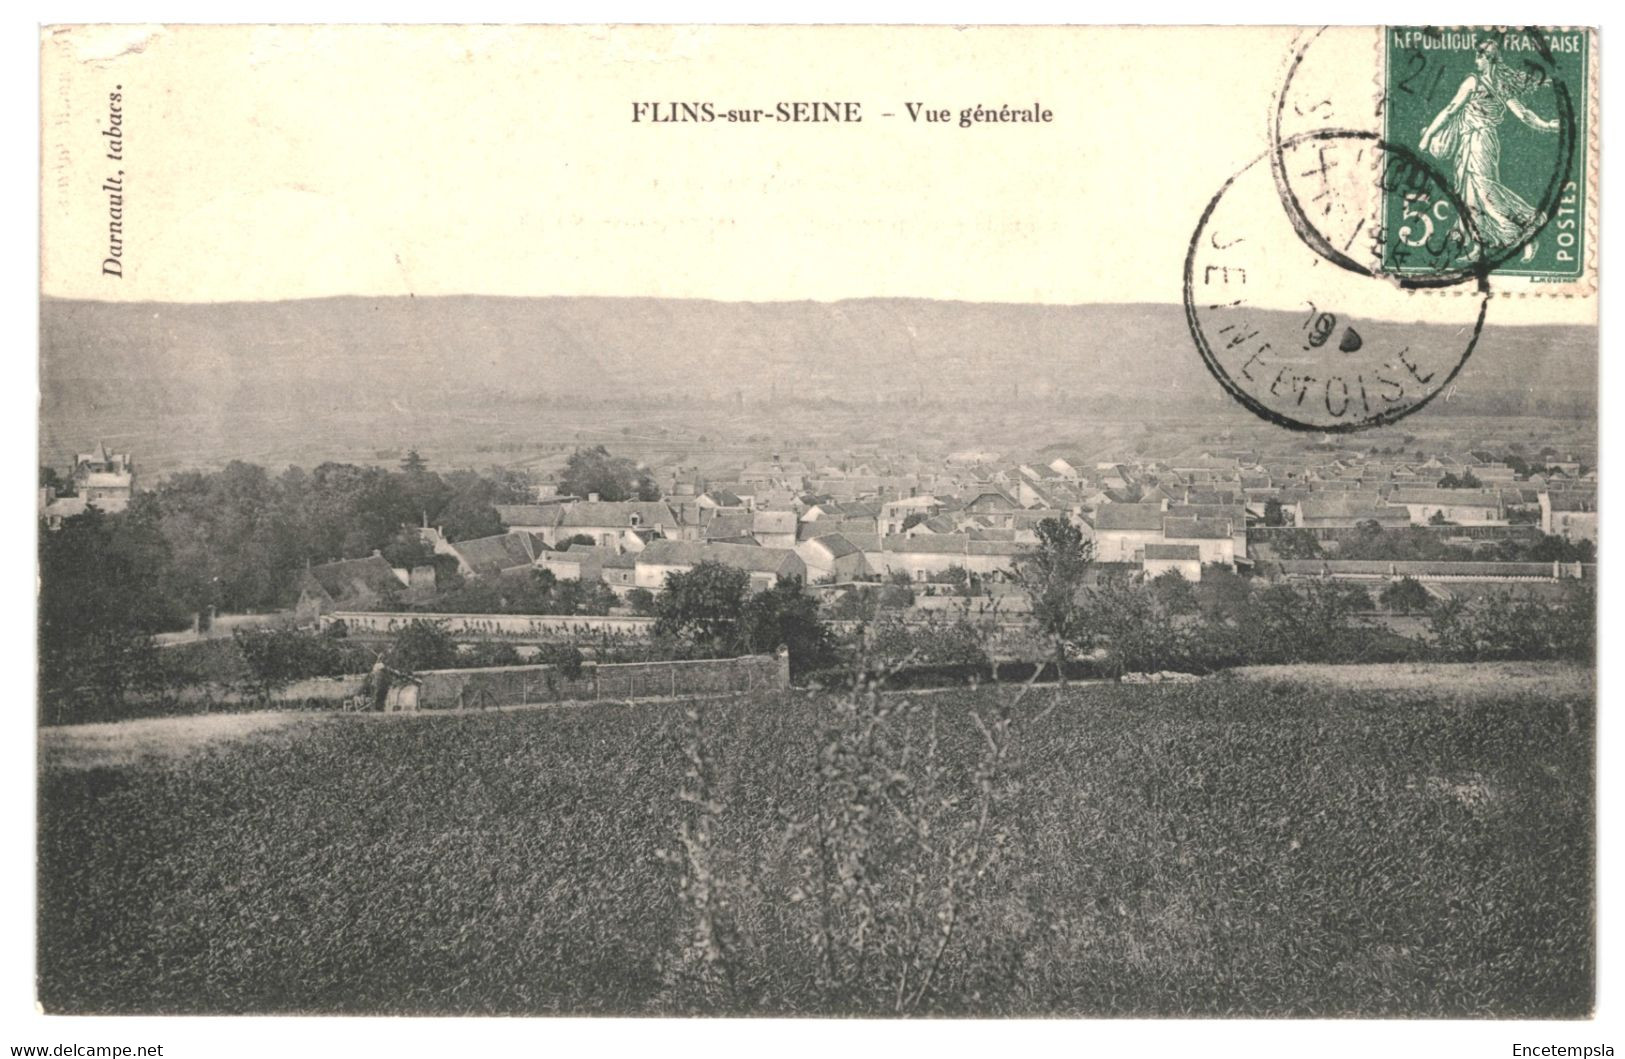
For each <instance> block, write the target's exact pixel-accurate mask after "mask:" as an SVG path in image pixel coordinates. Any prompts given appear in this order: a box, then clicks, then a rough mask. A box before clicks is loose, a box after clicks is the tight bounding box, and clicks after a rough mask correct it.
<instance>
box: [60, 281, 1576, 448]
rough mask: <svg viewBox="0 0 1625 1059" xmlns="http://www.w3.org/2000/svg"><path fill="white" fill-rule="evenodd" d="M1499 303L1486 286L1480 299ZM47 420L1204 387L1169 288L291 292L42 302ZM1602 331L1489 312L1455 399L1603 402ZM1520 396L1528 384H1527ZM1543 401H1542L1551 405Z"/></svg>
mask: <svg viewBox="0 0 1625 1059" xmlns="http://www.w3.org/2000/svg"><path fill="white" fill-rule="evenodd" d="M1492 309H1493V307H1492ZM40 332H41V364H42V367H41V383H42V390H43V393H44V398H45V401H44V413H45V416H46V418H47V421H48V422H61V421H63V420H71V419H73V418H74V417H75V416H76V415H79V414H81V413H84V412H87V411H88V410H90V409H95V408H100V409H106V408H107V407H108V406H109V405H117V406H119V407H121V408H124V409H126V410H129V411H133V412H140V411H142V410H151V411H154V412H162V411H164V410H166V409H175V408H192V409H196V408H199V407H215V406H217V407H220V408H221V410H222V411H226V412H229V411H230V409H231V408H233V407H234V406H238V405H243V406H245V407H247V406H251V407H261V408H263V407H266V406H267V405H270V406H287V407H292V408H299V409H303V410H306V411H309V412H311V413H313V414H316V413H321V412H324V411H326V410H334V411H337V410H341V409H342V408H343V407H345V406H346V405H347V404H349V403H352V402H364V403H376V402H378V401H381V400H382V401H394V402H397V403H400V404H401V405H402V406H409V407H417V406H419V405H421V404H422V403H423V402H425V401H433V400H436V399H439V398H443V397H453V396H457V395H468V394H475V393H480V392H487V393H493V392H494V393H506V394H512V395H514V396H516V397H518V396H522V395H524V394H534V393H560V392H564V393H580V394H584V395H591V396H595V397H599V398H609V397H614V396H627V397H641V398H649V397H659V396H661V395H663V394H672V393H689V394H707V393H709V394H714V395H717V396H731V395H732V394H733V393H734V392H735V391H740V392H742V393H743V394H744V395H746V396H747V397H753V396H758V395H763V394H766V393H769V392H775V391H776V392H777V393H778V394H779V395H780V396H781V397H790V396H796V395H802V396H808V397H813V396H822V397H850V398H853V399H857V400H866V399H869V398H871V397H873V396H874V395H876V394H877V393H888V392H912V393H919V394H922V395H928V396H934V397H939V398H949V397H956V396H962V397H965V398H975V397H977V396H978V395H982V396H985V395H988V394H994V395H999V396H1020V395H1022V394H1029V393H1034V392H1042V391H1055V390H1060V391H1064V392H1065V393H1067V394H1069V395H1075V396H1077V397H1078V398H1080V399H1084V400H1087V399H1089V398H1091V397H1101V396H1113V395H1133V394H1138V395H1144V396H1147V397H1153V396H1165V397H1168V398H1170V399H1175V400H1179V399H1189V398H1190V397H1192V396H1195V397H1200V398H1204V399H1205V398H1208V397H1211V396H1212V395H1213V394H1214V392H1215V384H1214V382H1213V381H1212V379H1211V378H1209V377H1208V375H1207V372H1206V370H1205V368H1204V367H1203V365H1202V363H1201V360H1200V358H1199V357H1198V355H1197V353H1196V350H1195V348H1194V345H1193V343H1192V341H1191V338H1190V336H1189V334H1188V333H1187V331H1186V327H1185V319H1184V312H1183V309H1182V308H1181V307H1180V306H1177V305H1159V304H1133V305H1075V306H1059V305H1015V304H1000V303H971V302H954V301H931V300H924V299H900V298H883V299H860V300H851V301H838V302H807V301H801V302H715V301H699V300H678V299H659V298H578V297H557V298H499V297H487V296H472V295H470V296H450V297H433V298H416V297H392V298H359V297H341V298H324V299H312V300H299V301H283V302H230V303H207V304H199V303H119V302H93V301H72V300H62V299H53V298H47V299H44V300H43V301H42V303H41V323H40ZM1596 358H1597V332H1596V330H1595V329H1592V328H1587V327H1572V326H1563V327H1496V326H1495V323H1494V320H1493V312H1492V317H1491V320H1490V325H1489V328H1488V329H1487V330H1486V332H1485V335H1484V337H1483V339H1482V340H1481V341H1480V343H1479V347H1478V350H1477V351H1476V352H1475V354H1474V356H1473V359H1472V362H1471V363H1470V364H1469V365H1468V368H1467V370H1466V371H1465V372H1464V373H1463V374H1462V376H1461V377H1460V379H1459V380H1458V394H1457V397H1458V399H1460V400H1464V401H1467V402H1468V403H1471V404H1475V405H1476V404H1480V403H1482V402H1486V401H1487V402H1490V403H1491V404H1492V405H1500V404H1506V407H1507V408H1508V409H1509V410H1510V409H1514V408H1518V407H1525V406H1526V405H1527V402H1528V399H1529V397H1530V395H1532V394H1533V395H1537V396H1541V397H1543V398H1544V399H1545V403H1547V404H1548V405H1549V404H1550V400H1551V398H1553V397H1559V398H1561V401H1562V402H1564V404H1565V407H1566V406H1567V405H1572V407H1573V411H1574V413H1575V414H1582V415H1583V414H1591V412H1592V410H1594V408H1595V389H1596V369H1597V364H1596ZM1520 402H1522V403H1520ZM1548 410H1550V409H1549V408H1548Z"/></svg>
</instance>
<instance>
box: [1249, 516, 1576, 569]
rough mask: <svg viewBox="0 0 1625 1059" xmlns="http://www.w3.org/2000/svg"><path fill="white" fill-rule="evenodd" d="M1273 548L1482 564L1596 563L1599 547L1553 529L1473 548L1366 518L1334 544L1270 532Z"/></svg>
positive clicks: (1325, 555) (1308, 554)
mask: <svg viewBox="0 0 1625 1059" xmlns="http://www.w3.org/2000/svg"><path fill="white" fill-rule="evenodd" d="M1267 543H1268V545H1269V548H1270V549H1271V550H1272V551H1273V552H1274V553H1275V556H1276V558H1279V559H1368V560H1375V561H1386V562H1480V563H1550V562H1560V563H1594V562H1596V561H1597V546H1596V544H1595V543H1594V542H1592V541H1588V540H1579V541H1571V540H1568V539H1567V538H1564V537H1557V536H1553V535H1551V534H1544V533H1543V534H1540V535H1539V536H1537V537H1534V538H1532V539H1531V538H1524V537H1505V538H1502V539H1499V540H1486V541H1481V542H1478V543H1477V544H1474V545H1473V546H1471V547H1469V546H1467V545H1462V544H1449V543H1446V541H1445V540H1444V535H1443V534H1440V533H1438V532H1437V531H1434V530H1430V529H1425V528H1423V527H1421V526H1405V527H1400V528H1394V529H1390V528H1387V527H1384V526H1382V525H1380V524H1379V523H1377V522H1375V521H1367V522H1362V523H1360V524H1359V525H1358V526H1356V527H1355V529H1354V532H1353V533H1344V534H1342V535H1340V536H1339V537H1338V538H1337V541H1336V543H1335V545H1332V546H1330V547H1328V543H1330V542H1322V541H1321V540H1319V539H1318V538H1317V537H1316V536H1315V534H1314V533H1313V532H1311V531H1309V530H1296V531H1294V532H1289V533H1278V534H1271V535H1270V537H1269V539H1268V541H1267Z"/></svg>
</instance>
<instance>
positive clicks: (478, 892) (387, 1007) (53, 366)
mask: <svg viewBox="0 0 1625 1059" xmlns="http://www.w3.org/2000/svg"><path fill="white" fill-rule="evenodd" d="M1599 46H1600V45H1599V34H1598V32H1597V31H1596V30H1595V29H1590V28H1586V27H1584V26H1569V25H1554V26H1496V25H1451V26H1425V25H1395V26H1383V27H1376V26H1373V27H1366V28H1358V27H1334V28H1326V27H1312V26H1311V27H1304V28H1290V27H1277V28H1257V27H1254V28H1248V27H1205V28H1181V27H1138V28H1136V27H1119V28H1114V27H1100V26H1096V27H1019V28H1016V27H974V26H972V27H932V26H912V27H909V26H889V27H874V26H841V27H835V26H830V27H774V26H754V27H752V26H734V27H718V26H602V27H579V26H570V27H566V26H415V27H395V26H271V25H261V26H255V25H247V26H56V27H46V28H45V29H44V30H42V34H41V42H40V47H41V63H42V76H41V110H42V112H41V115H40V120H41V129H42V133H43V142H42V166H41V173H40V195H41V202H42V233H41V240H42V242H41V248H42V249H41V270H42V272H41V285H42V299H41V304H40V350H39V358H40V359H39V380H40V428H39V441H38V462H39V482H38V491H39V495H38V526H39V532H38V544H39V569H40V589H39V597H38V623H39V624H38V629H39V689H40V691H39V703H38V708H39V715H38V738H39V754H38V792H39V793H38V820H37V827H38V850H39V858H38V868H37V873H38V874H37V888H38V895H37V909H36V914H37V967H36V990H37V994H36V995H37V1001H38V1003H39V1005H40V1006H41V1008H42V1010H43V1011H44V1012H47V1013H50V1014H52V1015H84V1014H120V1015H152V1014H160V1015H182V1014H184V1015H273V1014H274V1015H400V1014H406V1015H462V1016H467V1015H504V1016H545V1015H599V1016H690V1015H708V1016H709V1015H727V1016H759V1015H769V1016H783V1017H815V1016H866V1017H876V1018H908V1017H914V1016H959V1017H965V1016H971V1017H984V1018H1016V1017H1036V1016H1045V1017H1053V1016H1062V1017H1067V1018H1105V1017H1118V1016H1134V1017H1148V1018H1176V1017H1177V1018H1186V1017H1192V1016H1197V1017H1209V1018H1239V1017H1251V1018H1260V1017H1263V1018H1291V1019H1302V1018H1327V1017H1334V1018H1346V1019H1360V1018H1408V1019H1435V1020H1436V1019H1469V1020H1497V1019H1542V1020H1584V1019H1589V1018H1592V1017H1593V1016H1594V1014H1595V1009H1596V1005H1597V999H1596V969H1597V956H1596V953H1597V946H1596V927H1597V918H1598V916H1597V900H1598V893H1597V888H1596V848H1597V846H1596V819H1597V810H1596V783H1597V768H1596V731H1597V725H1596V613H1597V612H1596V607H1597V571H1598V565H1597V564H1598V558H1597V517H1598V515H1597V499H1596V498H1597V488H1598V451H1597V431H1598V418H1599V412H1600V409H1599V391H1598V384H1597V376H1598V261H1599V250H1600V248H1599V245H1598V242H1599V228H1598V224H1597V217H1598V210H1599V202H1598V199H1599V194H1600V188H1599V183H1598V173H1599V172H1600V164H1601V149H1600V138H1599V133H1598V121H1599V114H1598V108H1599V100H1600V93H1599V74H1598V66H1597V62H1598V56H1599V54H1600V52H1599ZM1585 1033H1586V1027H1585V1026H1584V1025H1576V1024H1574V1023H1572V1022H1558V1023H1555V1024H1554V1028H1553V1030H1552V1032H1551V1034H1550V1036H1551V1041H1549V1042H1547V1041H1544V1040H1543V1041H1531V1042H1529V1043H1531V1044H1541V1043H1553V1042H1555V1043H1565V1042H1567V1043H1577V1044H1590V1043H1594V1042H1589V1041H1582V1040H1580V1038H1581V1037H1584V1036H1585ZM143 1046H145V1045H143ZM1501 1047H1502V1045H1500V1044H1497V1045H1496V1049H1497V1054H1499V1049H1500V1048H1501ZM75 1054H78V1053H75ZM127 1054H148V1053H141V1052H131V1053H127ZM151 1054H157V1053H151ZM1486 1054H1488V1053H1486ZM1514 1054H1518V1053H1514ZM1523 1054H1536V1053H1533V1052H1529V1053H1523ZM1553 1054H1555V1053H1553ZM1572 1054H1579V1053H1578V1052H1575V1053H1572ZM1595 1054H1602V1053H1601V1052H1598V1053H1595ZM1608 1054H1612V1053H1611V1052H1609V1053H1608Z"/></svg>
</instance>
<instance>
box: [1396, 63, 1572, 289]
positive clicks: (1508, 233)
mask: <svg viewBox="0 0 1625 1059" xmlns="http://www.w3.org/2000/svg"><path fill="white" fill-rule="evenodd" d="M1474 64H1475V65H1476V66H1477V68H1478V72H1477V73H1476V74H1468V75H1467V77H1466V79H1464V80H1463V81H1462V83H1461V87H1460V88H1458V89H1457V90H1456V95H1455V98H1453V99H1452V100H1451V101H1450V102H1449V103H1448V104H1447V105H1446V106H1445V108H1444V109H1443V110H1441V111H1439V113H1438V116H1437V117H1435V118H1434V119H1433V120H1432V121H1431V122H1429V123H1428V127H1427V128H1426V129H1425V130H1424V131H1423V132H1422V140H1421V143H1420V147H1421V148H1422V150H1424V151H1426V152H1428V153H1429V154H1431V155H1432V156H1433V157H1435V158H1438V159H1440V160H1441V161H1444V162H1448V163H1449V164H1450V169H1449V173H1450V176H1451V179H1452V181H1453V182H1454V184H1455V187H1456V193H1457V194H1458V195H1460V196H1461V200H1462V202H1463V203H1464V204H1465V205H1466V207H1467V208H1468V209H1469V210H1471V211H1472V214H1473V223H1474V225H1475V227H1476V229H1477V233H1478V238H1479V240H1480V241H1481V242H1483V243H1484V244H1485V245H1486V248H1487V249H1489V250H1491V251H1492V252H1493V251H1496V250H1505V249H1506V248H1508V247H1511V246H1516V245H1517V244H1518V243H1519V242H1520V241H1522V240H1525V239H1529V241H1528V243H1526V244H1525V245H1524V248H1523V260H1525V261H1530V260H1533V258H1534V256H1535V248H1536V243H1535V241H1534V240H1533V239H1530V238H1529V237H1530V236H1531V235H1533V234H1534V232H1535V231H1536V230H1537V229H1538V228H1539V227H1540V226H1541V225H1542V224H1544V223H1546V217H1545V216H1544V215H1543V214H1540V213H1538V211H1537V210H1536V209H1535V207H1533V206H1531V205H1529V203H1527V202H1525V201H1524V200H1523V197H1522V196H1520V195H1519V194H1518V193H1517V192H1515V191H1513V190H1512V189H1511V188H1509V187H1507V186H1506V185H1505V184H1503V183H1501V133H1500V128H1501V123H1502V122H1504V121H1505V120H1506V116H1507V112H1508V111H1511V112H1512V113H1513V114H1515V115H1516V116H1517V117H1518V120H1520V121H1522V122H1523V123H1524V124H1525V125H1528V126H1529V127H1530V128H1532V129H1535V130H1537V131H1539V132H1556V131H1557V129H1558V123H1557V121H1556V120H1555V119H1554V120H1551V121H1547V120H1546V119H1545V118H1542V117H1541V116H1540V115H1538V114H1536V113H1535V112H1534V111H1532V110H1530V109H1529V107H1528V106H1527V105H1526V104H1524V103H1523V101H1522V100H1520V99H1519V98H1518V97H1519V96H1520V95H1521V94H1523V93H1526V92H1528V91H1529V90H1530V89H1532V88H1534V87H1536V86H1537V85H1538V84H1539V83H1540V82H1539V80H1538V79H1537V78H1536V77H1533V76H1531V75H1529V74H1526V73H1523V72H1521V71H1518V70H1514V69H1512V68H1511V67H1510V66H1508V65H1507V63H1506V61H1505V59H1503V58H1502V56H1501V46H1500V45H1499V44H1497V43H1496V42H1495V41H1485V42H1484V43H1482V44H1480V45H1479V46H1478V56H1477V58H1476V59H1475V60H1474Z"/></svg>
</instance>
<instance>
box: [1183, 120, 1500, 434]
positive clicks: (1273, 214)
mask: <svg viewBox="0 0 1625 1059" xmlns="http://www.w3.org/2000/svg"><path fill="white" fill-rule="evenodd" d="M1282 147H1283V150H1282V151H1280V152H1276V151H1270V152H1266V154H1265V155H1263V156H1260V157H1259V158H1257V159H1254V160H1253V162H1251V163H1249V164H1248V165H1247V166H1246V167H1245V168H1244V169H1242V170H1241V172H1239V173H1237V174H1236V175H1235V176H1234V177H1232V178H1231V179H1230V180H1228V181H1227V182H1226V183H1225V185H1224V186H1223V187H1222V188H1220V189H1219V192H1218V194H1216V195H1215V196H1214V197H1213V200H1212V201H1211V202H1210V203H1209V204H1208V207H1207V209H1206V210H1205V211H1204V212H1203V214H1202V218H1201V221H1200V222H1199V223H1198V225H1197V228H1196V232H1195V234H1194V236H1193V237H1192V239H1191V244H1190V249H1189V252H1188V253H1187V255H1186V259H1185V278H1184V300H1185V315H1186V320H1187V322H1188V324H1189V326H1190V331H1191V336H1192V337H1193V338H1194V339H1195V341H1196V346H1197V349H1198V350H1199V351H1200V352H1201V355H1202V359H1203V360H1204V361H1205V362H1206V364H1207V367H1208V370H1209V371H1210V372H1212V373H1213V376H1214V378H1216V379H1217V380H1218V381H1219V383H1220V385H1222V386H1223V387H1224V389H1225V390H1226V391H1227V392H1228V393H1229V394H1230V395H1231V396H1232V397H1234V398H1235V399H1236V400H1237V401H1238V402H1240V403H1241V404H1242V405H1243V406H1245V407H1246V408H1248V409H1249V410H1250V411H1252V412H1253V413H1255V414H1256V415H1258V416H1260V417H1262V418H1264V419H1266V420H1268V421H1270V422H1272V423H1276V424H1278V425H1280V426H1284V427H1288V428H1291V429H1295V430H1307V431H1319V432H1326V433H1349V432H1352V431H1357V430H1365V429H1369V428H1372V427H1378V426H1383V425H1385V424H1388V423H1393V422H1395V421H1396V420H1399V419H1401V418H1403V417H1405V416H1407V415H1409V414H1411V413H1412V412H1415V411H1417V410H1418V409H1420V408H1422V407H1424V406H1425V405H1427V404H1428V403H1429V402H1430V401H1432V400H1433V399H1434V398H1436V397H1437V396H1438V395H1439V394H1440V393H1442V392H1444V391H1445V389H1446V387H1448V386H1449V385H1450V383H1451V381H1452V380H1454V378H1455V377H1456V375H1457V373H1458V372H1460V371H1461V368H1462V366H1463V365H1464V364H1465V363H1466V361H1467V358H1468V357H1469V356H1470V355H1471V354H1472V351H1473V347H1474V345H1475V344H1476V343H1477V341H1478V336H1479V334H1480V333H1481V332H1482V330H1483V326H1484V315H1485V310H1486V308H1487V306H1488V301H1489V290H1490V288H1489V280H1488V270H1487V269H1486V268H1485V267H1484V265H1483V263H1482V262H1479V263H1478V264H1477V265H1476V266H1474V268H1473V270H1472V275H1471V276H1470V278H1468V279H1466V280H1465V281H1464V280H1462V279H1459V278H1451V279H1450V280H1449V282H1452V283H1461V284H1463V288H1462V290H1461V291H1460V292H1459V293H1461V294H1462V295H1463V296H1462V297H1451V298H1418V297H1416V295H1415V289H1416V288H1418V287H1424V286H1429V285H1433V284H1436V283H1438V282H1442V281H1443V280H1442V278H1441V276H1440V275H1439V274H1438V272H1439V271H1443V270H1444V263H1445V255H1447V254H1454V253H1455V249H1454V248H1453V247H1452V246H1449V245H1447V244H1445V243H1443V242H1440V243H1438V244H1437V245H1438V250H1437V251H1436V253H1435V252H1434V251H1429V250H1427V249H1426V248H1425V247H1424V248H1423V250H1422V253H1423V254H1434V256H1432V257H1431V258H1430V257H1420V258H1418V260H1419V261H1420V262H1421V264H1422V265H1423V268H1424V271H1423V273H1422V274H1420V275H1417V276H1404V275H1399V276H1395V275H1392V274H1382V273H1379V272H1376V271H1368V270H1365V269H1361V268H1349V267H1348V266H1347V265H1345V264H1343V263H1342V262H1338V261H1333V260H1331V259H1330V258H1328V257H1327V256H1326V255H1325V254H1323V253H1321V252H1320V250H1319V248H1317V247H1312V246H1309V245H1307V244H1306V242H1305V240H1304V239H1303V238H1302V233H1301V232H1300V231H1299V229H1298V227H1297V226H1296V225H1295V224H1294V218H1293V217H1292V216H1291V215H1290V214H1289V213H1288V212H1287V211H1284V210H1282V209H1281V205H1280V200H1279V196H1278V191H1277V187H1276V183H1275V180H1274V176H1273V171H1272V170H1273V167H1272V165H1271V162H1270V159H1271V157H1272V155H1275V154H1277V153H1280V154H1283V155H1284V156H1285V157H1288V158H1295V157H1300V152H1308V151H1314V152H1316V154H1317V156H1318V154H1319V152H1321V151H1322V150H1324V151H1325V152H1327V157H1332V158H1335V159H1338V160H1340V161H1341V163H1342V164H1343V169H1344V172H1345V173H1346V174H1354V173H1358V174H1361V176H1360V177H1359V178H1358V179H1353V178H1345V183H1346V185H1347V186H1346V188H1345V189H1344V190H1343V191H1342V192H1341V195H1342V198H1341V200H1340V202H1341V206H1342V207H1346V209H1342V208H1340V209H1339V211H1338V220H1337V223H1336V224H1335V225H1334V224H1330V223H1327V222H1326V221H1324V220H1323V222H1322V227H1321V228H1318V229H1317V231H1320V232H1321V234H1322V235H1323V236H1325V235H1327V234H1328V233H1330V235H1329V238H1331V239H1333V240H1336V241H1337V242H1336V243H1334V245H1339V246H1342V247H1345V248H1347V249H1345V250H1344V251H1343V252H1344V254H1345V256H1347V257H1348V258H1349V260H1351V261H1355V262H1356V263H1357V264H1358V263H1359V256H1358V255H1364V256H1365V257H1366V258H1367V260H1368V261H1369V259H1370V258H1371V257H1372V256H1373V255H1374V253H1375V252H1376V251H1374V250H1373V249H1372V247H1373V246H1374V245H1375V244H1376V242H1377V240H1378V238H1379V237H1380V235H1381V233H1380V232H1379V231H1374V229H1378V228H1380V227H1381V226H1380V224H1379V223H1377V222H1375V221H1374V220H1373V219H1372V217H1373V214H1372V211H1374V210H1376V209H1378V208H1380V203H1381V201H1382V198H1383V196H1384V194H1385V191H1384V189H1385V187H1386V186H1388V185H1391V184H1395V183H1396V182H1398V181H1408V182H1412V183H1414V184H1415V185H1416V186H1417V187H1418V188H1420V189H1422V190H1423V191H1425V192H1426V193H1427V194H1429V195H1432V196H1437V197H1439V198H1440V200H1441V201H1446V202H1450V203H1453V204H1456V205H1458V206H1459V205H1460V200H1459V199H1458V198H1457V197H1456V196H1455V195H1454V193H1453V192H1452V191H1451V190H1450V188H1449V187H1448V185H1447V184H1446V183H1445V181H1444V178H1443V177H1442V176H1440V175H1439V174H1438V173H1437V172H1436V171H1435V170H1434V169H1433V168H1432V167H1431V166H1428V165H1427V164H1426V163H1424V162H1421V161H1420V160H1419V159H1417V158H1416V157H1415V154H1414V152H1411V151H1409V150H1407V149H1404V148H1396V147H1393V146H1391V145H1387V144H1384V143H1383V142H1382V141H1380V140H1379V139H1378V138H1377V137H1376V136H1374V135H1373V134H1371V133H1355V132H1348V131H1336V130H1327V131H1319V132H1315V133H1309V134H1302V135H1300V136H1297V137H1294V138H1293V140H1292V141H1289V142H1288V143H1286V144H1284V145H1282ZM1362 211H1364V220H1363V223H1362ZM1470 231H1471V228H1470V218H1469V232H1470ZM1430 262H1431V265H1430ZM1429 269H1431V270H1432V272H1431V273H1430V272H1429V271H1428V270H1429ZM1452 271H1453V270H1452ZM1373 276H1378V277H1379V278H1377V279H1375V280H1373V278H1372V277H1373Z"/></svg>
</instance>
